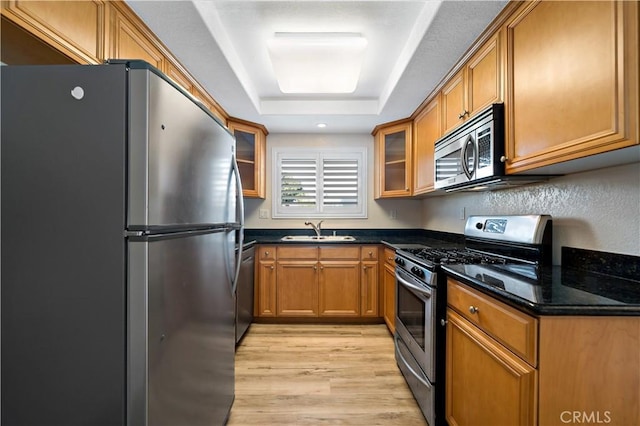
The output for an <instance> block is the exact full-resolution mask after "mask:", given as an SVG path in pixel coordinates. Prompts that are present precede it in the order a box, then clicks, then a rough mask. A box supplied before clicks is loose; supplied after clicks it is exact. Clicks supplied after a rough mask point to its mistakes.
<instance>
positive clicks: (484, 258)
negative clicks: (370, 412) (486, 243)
mask: <svg viewBox="0 0 640 426" xmlns="http://www.w3.org/2000/svg"><path fill="white" fill-rule="evenodd" d="M405 251H407V252H409V253H411V254H412V255H413V256H414V257H416V258H418V259H420V260H424V261H427V262H431V263H433V264H441V265H451V264H485V265H495V264H504V263H506V259H504V258H502V257H498V256H491V255H487V254H483V253H478V252H474V251H469V250H465V249H435V248H422V249H409V250H405Z"/></svg>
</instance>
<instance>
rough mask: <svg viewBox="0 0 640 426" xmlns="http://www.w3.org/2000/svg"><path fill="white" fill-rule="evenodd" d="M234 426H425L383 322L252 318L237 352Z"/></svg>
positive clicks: (231, 418)
mask: <svg viewBox="0 0 640 426" xmlns="http://www.w3.org/2000/svg"><path fill="white" fill-rule="evenodd" d="M227 424H228V425H229V426H238V425H319V424H337V425H403V426H408V425H426V422H425V420H424V417H423V416H422V413H421V412H420V409H419V408H418V405H417V404H416V402H415V400H414V399H413V395H412V394H411V391H410V390H409V388H408V387H407V384H406V383H405V381H404V378H403V377H402V374H401V373H400V371H399V370H398V367H397V366H396V362H395V359H394V349H393V338H392V337H391V334H390V333H389V331H388V330H387V328H386V326H385V325H383V324H382V325H378V324H376V325H316V324H312V325H308V324H294V325H289V324H287V325H282V324H252V325H251V327H250V329H249V332H248V333H247V335H245V337H244V339H243V341H242V342H241V344H240V346H239V347H238V349H237V352H236V398H235V402H234V404H233V407H232V409H231V415H230V418H229V421H228V423H227Z"/></svg>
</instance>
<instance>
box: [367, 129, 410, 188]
mask: <svg viewBox="0 0 640 426" xmlns="http://www.w3.org/2000/svg"><path fill="white" fill-rule="evenodd" d="M411 128H412V123H411V120H409V119H407V120H401V121H399V122H393V123H389V124H388V125H383V126H379V127H376V129H375V130H374V132H373V134H374V137H375V156H376V173H377V176H376V188H375V192H376V193H375V198H386V197H406V196H409V195H411V184H412V178H411V154H412V153H411V146H412V143H411V140H412V132H411Z"/></svg>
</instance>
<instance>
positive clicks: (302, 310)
mask: <svg viewBox="0 0 640 426" xmlns="http://www.w3.org/2000/svg"><path fill="white" fill-rule="evenodd" d="M276 274H277V276H278V284H277V287H278V288H277V312H278V316H280V317H287V316H288V317H317V316H318V262H317V261H315V260H278V266H277V270H276Z"/></svg>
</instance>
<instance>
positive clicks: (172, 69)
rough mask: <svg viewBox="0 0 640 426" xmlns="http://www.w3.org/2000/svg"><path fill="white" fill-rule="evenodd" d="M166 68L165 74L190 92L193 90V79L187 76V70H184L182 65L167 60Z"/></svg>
mask: <svg viewBox="0 0 640 426" xmlns="http://www.w3.org/2000/svg"><path fill="white" fill-rule="evenodd" d="M165 68H166V69H165V74H166V75H167V77H169V78H170V79H171V80H173V82H174V83H176V84H177V85H178V86H180V87H181V88H183V89H184V90H185V91H187V92H189V93H191V92H192V88H193V83H191V80H190V79H189V77H187V74H186V71H184V70H183V69H182V67H180V66H179V65H176V64H174V63H173V62H169V61H167V63H166V67H165Z"/></svg>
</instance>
